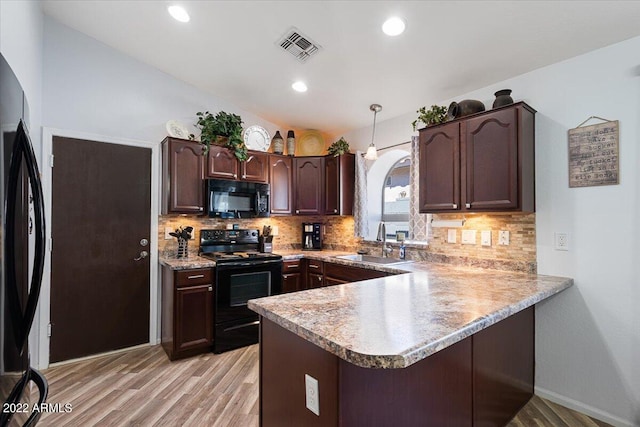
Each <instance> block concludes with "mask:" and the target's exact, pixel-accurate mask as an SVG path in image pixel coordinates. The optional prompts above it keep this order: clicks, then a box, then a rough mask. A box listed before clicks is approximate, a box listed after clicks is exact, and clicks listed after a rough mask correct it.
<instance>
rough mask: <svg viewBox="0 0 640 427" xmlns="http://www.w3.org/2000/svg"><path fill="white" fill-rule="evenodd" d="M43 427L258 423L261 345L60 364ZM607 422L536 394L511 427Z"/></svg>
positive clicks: (153, 350)
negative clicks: (56, 408)
mask: <svg viewBox="0 0 640 427" xmlns="http://www.w3.org/2000/svg"><path fill="white" fill-rule="evenodd" d="M44 374H45V376H46V377H47V380H48V381H49V387H50V392H49V399H48V402H50V403H53V404H56V403H61V404H63V405H64V404H66V403H70V404H71V405H72V410H71V412H68V413H44V414H43V416H42V418H41V420H40V424H39V425H42V426H56V427H57V426H198V427H201V426H211V427H222V426H237V427H255V426H258V346H257V345H253V346H250V347H245V348H242V349H239V350H235V351H231V352H227V353H224V354H220V355H215V354H212V353H208V354H203V355H201V356H198V357H192V358H190V359H185V360H181V361H176V362H170V361H169V360H168V359H167V356H166V355H165V353H164V351H163V350H162V348H161V347H160V346H153V347H148V348H142V349H136V350H131V351H127V352H124V353H120V354H116V355H109V356H102V357H97V358H95V359H91V360H86V361H81V362H75V363H71V364H66V365H61V366H56V367H53V368H50V369H47V370H46V371H45V372H44ZM524 426H526V427H530V426H550V427H564V426H567V427H569V426H570V427H574V426H587V427H603V426H608V424H605V423H602V422H600V421H595V420H592V419H591V418H589V417H587V416H585V415H582V414H580V413H577V412H575V411H571V410H569V409H567V408H564V407H562V406H559V405H556V404H553V403H551V402H549V401H547V400H544V399H541V398H539V397H537V396H534V398H533V399H531V401H530V402H529V403H528V404H527V405H526V406H525V407H524V408H523V409H522V410H521V411H520V412H519V413H518V416H517V417H516V418H515V419H514V420H513V421H511V423H509V425H508V427H524Z"/></svg>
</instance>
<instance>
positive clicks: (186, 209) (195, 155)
mask: <svg viewBox="0 0 640 427" xmlns="http://www.w3.org/2000/svg"><path fill="white" fill-rule="evenodd" d="M162 157H163V158H162V161H163V165H162V167H163V169H162V170H163V173H162V186H163V197H164V200H163V203H162V213H163V214H167V213H201V212H202V211H203V210H204V195H203V190H204V185H203V182H202V180H203V179H204V156H203V155H202V145H201V144H200V143H198V142H194V141H186V140H182V139H175V138H167V139H165V140H164V141H163V143H162Z"/></svg>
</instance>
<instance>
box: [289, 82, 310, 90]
mask: <svg viewBox="0 0 640 427" xmlns="http://www.w3.org/2000/svg"><path fill="white" fill-rule="evenodd" d="M291 87H292V88H293V90H295V91H296V92H306V91H307V85H306V84H304V82H301V81H297V82H295V83H294V84H292V85H291Z"/></svg>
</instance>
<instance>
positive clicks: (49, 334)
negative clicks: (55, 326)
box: [47, 323, 51, 337]
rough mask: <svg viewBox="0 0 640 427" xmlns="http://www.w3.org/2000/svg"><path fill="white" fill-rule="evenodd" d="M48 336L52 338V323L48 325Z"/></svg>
mask: <svg viewBox="0 0 640 427" xmlns="http://www.w3.org/2000/svg"><path fill="white" fill-rule="evenodd" d="M47 336H48V337H50V336H51V323H49V324H48V325H47Z"/></svg>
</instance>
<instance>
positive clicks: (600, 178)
mask: <svg viewBox="0 0 640 427" xmlns="http://www.w3.org/2000/svg"><path fill="white" fill-rule="evenodd" d="M594 118H595V119H600V120H604V121H605V123H599V124H595V125H590V126H583V125H584V124H585V123H586V122H588V121H589V120H591V119H594ZM568 134H569V135H568V139H569V187H570V188H576V187H592V186H599V185H614V184H619V183H620V173H619V172H620V170H619V167H620V166H619V164H620V163H619V151H618V149H619V144H618V140H619V134H620V133H619V122H618V121H617V120H605V119H602V118H600V117H596V116H591V117H589V118H588V119H587V120H585V121H584V122H582V124H580V125H579V126H578V127H576V128H574V129H569V132H568Z"/></svg>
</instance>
